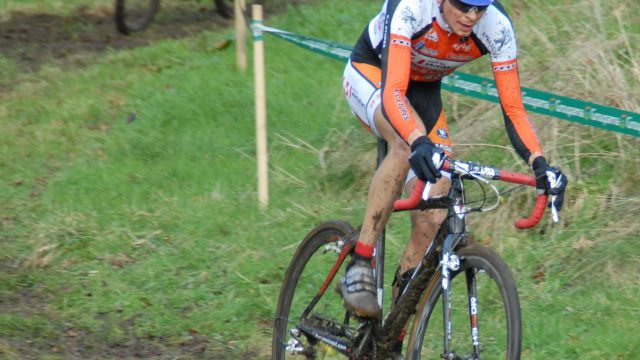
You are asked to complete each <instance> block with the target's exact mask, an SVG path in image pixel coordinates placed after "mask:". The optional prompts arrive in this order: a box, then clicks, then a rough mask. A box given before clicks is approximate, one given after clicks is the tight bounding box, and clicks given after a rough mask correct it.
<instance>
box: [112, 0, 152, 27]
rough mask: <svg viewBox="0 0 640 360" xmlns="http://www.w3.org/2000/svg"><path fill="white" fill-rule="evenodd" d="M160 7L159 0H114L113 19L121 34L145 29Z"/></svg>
mask: <svg viewBox="0 0 640 360" xmlns="http://www.w3.org/2000/svg"><path fill="white" fill-rule="evenodd" d="M159 8H160V0H116V2H115V11H114V20H115V23H116V29H118V32H119V33H121V34H123V35H129V34H131V33H132V32H134V31H140V30H143V29H145V28H146V27H147V26H149V24H150V23H151V21H152V20H153V18H154V16H155V15H156V13H157V12H158V9H159Z"/></svg>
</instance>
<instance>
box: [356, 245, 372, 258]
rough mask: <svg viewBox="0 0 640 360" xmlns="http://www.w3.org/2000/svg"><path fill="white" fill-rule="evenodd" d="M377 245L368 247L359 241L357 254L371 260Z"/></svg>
mask: <svg viewBox="0 0 640 360" xmlns="http://www.w3.org/2000/svg"><path fill="white" fill-rule="evenodd" d="M375 248H376V247H375V245H367V244H365V243H363V242H362V241H358V243H357V244H356V249H355V253H356V254H358V255H360V256H362V257H364V258H369V259H371V258H372V257H373V250H375Z"/></svg>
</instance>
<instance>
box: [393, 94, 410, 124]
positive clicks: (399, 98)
mask: <svg viewBox="0 0 640 360" xmlns="http://www.w3.org/2000/svg"><path fill="white" fill-rule="evenodd" d="M393 96H394V98H395V100H396V104H397V105H398V110H400V114H401V115H402V118H403V119H404V120H409V111H407V108H406V107H404V99H403V98H402V94H401V93H400V90H395V91H394V92H393Z"/></svg>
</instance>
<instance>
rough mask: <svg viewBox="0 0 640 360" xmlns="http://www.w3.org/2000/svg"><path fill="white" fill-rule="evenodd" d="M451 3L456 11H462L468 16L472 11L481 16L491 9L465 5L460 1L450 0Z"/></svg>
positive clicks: (484, 6) (485, 6)
mask: <svg viewBox="0 0 640 360" xmlns="http://www.w3.org/2000/svg"><path fill="white" fill-rule="evenodd" d="M449 2H450V3H451V5H453V7H455V8H456V9H458V10H460V11H461V12H463V13H465V14H468V13H470V12H472V11H475V12H476V13H478V14H479V13H482V12H484V11H486V10H487V8H488V7H489V5H483V6H478V5H469V4H465V3H463V2H462V1H460V0H449Z"/></svg>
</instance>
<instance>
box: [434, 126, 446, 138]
mask: <svg viewBox="0 0 640 360" xmlns="http://www.w3.org/2000/svg"><path fill="white" fill-rule="evenodd" d="M436 134H437V135H438V137H440V138H442V139H445V140H447V139H448V138H449V133H447V130H446V129H444V128H438V130H436Z"/></svg>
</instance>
